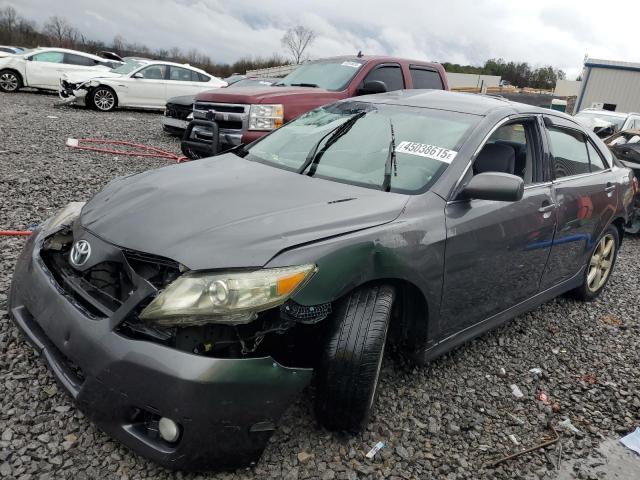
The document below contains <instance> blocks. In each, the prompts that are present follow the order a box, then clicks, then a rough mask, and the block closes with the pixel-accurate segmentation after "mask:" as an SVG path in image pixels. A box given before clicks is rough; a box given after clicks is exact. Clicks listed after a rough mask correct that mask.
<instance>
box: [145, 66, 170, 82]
mask: <svg viewBox="0 0 640 480" xmlns="http://www.w3.org/2000/svg"><path fill="white" fill-rule="evenodd" d="M166 69H167V66H166V65H149V66H148V67H146V68H143V69H142V70H140V72H139V73H141V74H142V78H145V79H147V80H164V78H165V72H166Z"/></svg>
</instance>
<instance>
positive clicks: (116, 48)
mask: <svg viewBox="0 0 640 480" xmlns="http://www.w3.org/2000/svg"><path fill="white" fill-rule="evenodd" d="M0 44H2V45H12V46H19V47H25V48H34V47H60V48H70V49H73V50H81V51H83V52H88V53H94V54H95V53H98V52H102V51H109V52H114V53H117V54H118V55H120V56H121V57H145V58H152V59H163V60H168V61H171V62H176V63H188V64H190V65H192V66H194V67H197V68H201V69H202V70H205V71H206V72H209V73H211V74H212V75H216V76H218V77H221V78H224V77H228V76H229V75H231V74H232V73H244V72H246V71H247V70H254V69H258V68H267V67H277V66H280V65H286V64H288V63H289V60H288V59H287V58H285V57H284V56H281V55H279V54H277V53H274V54H273V55H271V56H270V57H266V58H265V57H250V56H247V57H243V58H240V59H239V60H237V61H235V62H233V63H222V62H215V61H213V60H212V59H211V58H210V57H209V56H208V55H205V54H203V53H202V52H199V51H198V50H196V49H189V50H187V51H183V50H182V49H180V48H179V47H172V48H156V49H151V48H149V47H148V46H147V45H142V44H140V43H135V42H127V41H126V40H125V39H124V37H122V36H121V35H116V36H115V38H114V39H113V41H112V42H111V43H106V42H102V41H99V40H92V39H89V38H87V37H85V36H84V34H83V33H82V32H80V31H79V30H78V29H77V28H75V27H73V26H72V25H71V24H70V23H69V21H68V20H67V19H65V18H64V17H59V16H52V17H50V18H49V19H48V20H47V21H46V22H45V23H44V24H43V25H42V27H41V28H39V27H38V24H37V23H36V22H34V21H32V20H28V19H26V18H24V17H22V16H20V15H18V14H17V12H16V11H15V9H14V8H13V7H5V8H2V9H0Z"/></svg>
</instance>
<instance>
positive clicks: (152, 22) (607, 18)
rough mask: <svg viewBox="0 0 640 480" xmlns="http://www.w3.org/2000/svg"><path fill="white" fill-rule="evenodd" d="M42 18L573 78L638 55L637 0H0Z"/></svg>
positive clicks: (140, 34) (127, 33)
mask: <svg viewBox="0 0 640 480" xmlns="http://www.w3.org/2000/svg"><path fill="white" fill-rule="evenodd" d="M6 5H12V6H13V7H14V8H15V9H16V10H17V11H18V13H19V14H21V15H23V16H25V17H28V18H30V19H33V20H36V21H37V22H38V23H39V24H40V25H41V24H42V23H43V22H44V21H46V19H47V18H48V17H49V16H51V15H61V16H64V17H66V18H67V19H68V20H69V21H70V22H72V23H73V25H75V26H76V27H77V28H78V29H79V30H81V31H82V32H83V33H84V34H85V36H87V37H93V38H96V39H100V40H105V41H110V40H112V39H113V37H114V36H115V35H118V34H119V35H122V36H123V37H125V38H126V39H127V40H128V41H135V42H140V43H145V44H147V45H148V46H149V47H151V48H155V47H166V48H169V47H172V46H179V47H180V48H182V49H183V50H189V49H191V48H196V49H198V50H200V51H202V52H203V53H206V54H208V55H209V56H210V57H211V58H212V59H214V60H215V61H223V62H231V61H234V60H236V59H238V58H240V57H242V56H247V55H261V56H268V55H271V54H272V53H274V52H278V53H284V52H283V50H282V47H281V44H280V38H281V37H282V35H283V33H284V31H285V30H286V29H287V28H288V27H290V26H293V25H297V24H302V25H305V26H307V27H309V28H312V29H313V30H314V31H315V32H316V33H317V35H318V38H317V40H316V41H315V43H314V44H313V45H312V48H311V50H310V53H311V56H312V57H314V58H316V57H323V56H330V55H337V54H348V53H357V51H358V50H362V51H363V52H364V53H368V54H391V55H398V56H405V57H411V58H417V59H427V60H435V61H440V62H445V61H449V62H455V63H465V64H473V65H480V64H482V63H484V61H485V60H486V59H488V58H492V57H502V58H505V59H507V60H520V61H527V62H529V63H530V64H531V65H532V66H539V65H549V64H551V65H553V66H554V67H556V68H562V69H564V70H565V71H566V72H567V74H568V76H569V78H574V77H575V76H576V75H577V74H578V73H579V71H580V70H581V65H582V61H583V58H584V55H585V54H588V55H589V56H591V57H595V58H608V59H615V60H629V61H634V60H635V61H639V60H640V48H638V47H639V38H640V37H638V33H637V18H638V14H639V13H640V2H638V1H637V0H635V1H628V2H611V3H606V2H603V1H601V0H600V1H593V0H562V1H558V0H536V1H530V2H527V1H521V0H518V1H509V0H500V1H494V0H467V1H463V0H444V1H434V0H391V1H382V0H373V1H372V0H322V1H312V0H288V1H287V0H285V1H283V0H260V1H255V0H253V1H252V0H229V1H222V0H201V1H189V0H109V1H105V0H93V1H86V0H65V1H59V2H54V1H51V0H19V1H6V0H0V6H6Z"/></svg>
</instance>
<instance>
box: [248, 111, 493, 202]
mask: <svg viewBox="0 0 640 480" xmlns="http://www.w3.org/2000/svg"><path fill="white" fill-rule="evenodd" d="M481 118H482V117H479V116H475V115H469V114H463V113H458V112H448V111H442V110H432V109H427V108H415V107H405V106H395V105H379V104H370V103H366V102H341V103H337V104H333V105H328V106H325V107H321V108H318V109H316V110H312V111H310V112H308V113H306V114H304V115H302V116H300V117H299V118H297V119H296V120H294V121H292V122H291V123H289V124H287V125H285V126H284V127H282V128H280V129H278V130H275V131H274V132H273V133H271V134H270V135H268V136H266V137H264V138H263V139H262V140H260V141H259V142H257V143H256V144H255V145H253V146H252V147H250V148H249V149H248V155H247V157H246V158H247V159H248V160H253V161H258V162H261V163H265V164H268V165H272V166H274V167H278V168H283V169H287V170H292V171H296V172H299V173H302V174H306V175H310V176H314V177H320V178H324V179H328V180H333V181H338V182H343V183H349V184H352V185H359V186H363V187H368V188H375V189H380V188H382V186H383V183H384V180H385V165H390V166H391V168H390V170H388V171H390V172H391V175H390V183H389V187H390V190H391V191H392V192H399V193H408V194H415V193H420V192H423V191H425V190H427V189H428V188H429V187H430V186H431V185H433V183H434V182H435V181H436V180H437V179H438V177H439V176H440V175H441V174H442V172H444V171H445V170H446V168H447V167H448V165H449V164H450V163H451V161H453V159H454V158H455V154H456V152H457V151H458V150H459V148H460V146H461V145H462V143H463V142H464V141H465V140H466V138H467V135H468V132H469V131H470V130H471V129H472V128H473V127H474V126H475V125H476V124H477V122H478V121H479V120H480V119H481ZM392 127H393V133H394V135H393V137H394V143H395V150H394V152H395V165H393V164H392V163H391V162H389V161H388V160H389V158H390V150H392V149H391V145H392V136H391V129H392ZM314 152H315V155H314ZM316 160H317V161H316ZM305 164H306V165H307V166H306V168H304V170H301V169H302V168H303V167H304V166H305Z"/></svg>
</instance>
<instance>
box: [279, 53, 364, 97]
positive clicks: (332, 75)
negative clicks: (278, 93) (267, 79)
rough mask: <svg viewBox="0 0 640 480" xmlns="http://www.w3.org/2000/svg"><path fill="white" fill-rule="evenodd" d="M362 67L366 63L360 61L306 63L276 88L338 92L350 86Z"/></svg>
mask: <svg viewBox="0 0 640 480" xmlns="http://www.w3.org/2000/svg"><path fill="white" fill-rule="evenodd" d="M362 65H364V62H363V61H360V60H330V61H323V62H312V63H305V64H303V65H300V66H299V67H298V68H296V69H295V70H294V71H293V72H291V73H290V74H289V75H287V76H286V77H284V78H283V79H282V80H281V81H280V82H278V83H276V86H286V87H290V86H302V87H319V88H324V89H325V90H331V91H334V92H338V91H340V90H344V89H345V88H346V86H347V85H349V82H350V81H351V79H352V78H353V77H354V76H355V75H356V73H358V71H359V70H360V68H361V67H362Z"/></svg>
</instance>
